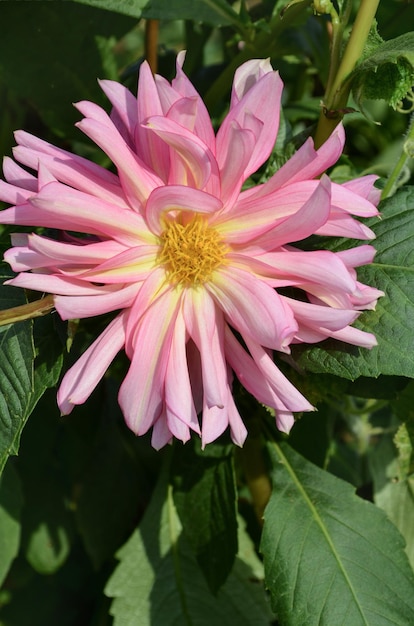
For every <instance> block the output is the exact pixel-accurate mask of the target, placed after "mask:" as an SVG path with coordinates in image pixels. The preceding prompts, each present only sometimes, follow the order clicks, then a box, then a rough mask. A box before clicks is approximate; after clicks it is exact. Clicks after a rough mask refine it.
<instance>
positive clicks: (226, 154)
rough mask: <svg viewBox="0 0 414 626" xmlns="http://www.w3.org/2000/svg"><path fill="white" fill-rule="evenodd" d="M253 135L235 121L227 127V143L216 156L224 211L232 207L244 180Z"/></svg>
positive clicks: (252, 145)
mask: <svg viewBox="0 0 414 626" xmlns="http://www.w3.org/2000/svg"><path fill="white" fill-rule="evenodd" d="M254 141H255V139H254V135H253V133H252V132H251V131H250V130H248V129H244V128H241V127H240V124H238V123H237V122H236V121H235V120H234V121H233V122H232V123H231V124H230V125H229V126H228V132H227V143H226V144H225V146H223V148H224V149H223V150H222V151H221V152H220V153H219V154H218V155H217V161H218V165H219V169H220V177H221V199H222V201H223V204H225V205H226V209H227V210H229V209H231V207H232V206H233V205H234V203H235V201H236V199H237V197H238V195H239V193H240V189H241V186H242V184H243V182H244V180H245V174H244V172H245V170H246V167H247V165H248V163H249V161H250V158H251V154H252V150H253V147H254Z"/></svg>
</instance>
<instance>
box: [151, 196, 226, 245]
mask: <svg viewBox="0 0 414 626" xmlns="http://www.w3.org/2000/svg"><path fill="white" fill-rule="evenodd" d="M221 207H222V203H221V201H220V200H219V199H218V198H216V197H215V196H212V195H210V194H208V193H206V192H205V191H201V190H200V189H193V188H191V187H185V186H183V185H168V186H166V187H158V188H157V189H154V191H153V192H152V193H151V195H150V197H149V198H148V202H147V205H146V207H145V212H146V219H147V223H148V226H149V228H150V229H151V230H152V232H153V233H154V234H156V235H160V234H161V232H162V231H163V229H164V227H165V225H164V223H163V218H164V216H165V214H166V213H167V212H168V211H177V210H179V211H188V212H193V213H207V214H208V213H214V212H216V211H219V210H220V209H221Z"/></svg>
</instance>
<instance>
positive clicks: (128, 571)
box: [105, 476, 271, 626]
mask: <svg viewBox="0 0 414 626" xmlns="http://www.w3.org/2000/svg"><path fill="white" fill-rule="evenodd" d="M239 543H240V545H241V547H242V550H241V552H240V553H239V556H238V557H237V559H236V563H235V567H234V569H233V571H232V573H231V574H230V576H229V577H228V579H227V581H226V583H225V584H224V585H223V586H222V587H221V589H220V591H219V592H218V594H217V595H216V596H215V595H213V594H212V593H211V591H210V590H209V588H208V586H207V583H206V581H205V579H204V576H203V575H202V573H201V570H200V569H199V567H198V565H197V562H196V560H195V558H194V556H193V553H192V550H191V548H190V546H189V545H188V543H187V540H186V538H185V536H184V534H183V532H182V528H181V524H180V521H179V518H178V515H177V512H176V510H175V507H174V502H173V497H172V489H171V488H170V487H168V484H167V480H166V478H165V476H164V477H162V478H161V480H160V482H159V485H158V487H157V488H156V491H155V492H154V495H153V498H152V500H151V503H150V506H149V507H148V509H147V511H146V514H145V517H144V519H143V521H142V523H141V524H140V526H139V528H138V529H137V530H136V531H135V532H134V533H133V535H132V536H131V538H130V539H129V540H128V542H127V543H126V544H125V545H124V546H123V547H122V548H121V550H120V551H119V553H118V555H117V556H118V558H119V559H120V561H121V562H120V564H119V565H118V567H117V569H116V570H115V572H114V574H113V575H112V577H111V578H110V580H109V582H108V584H107V587H106V590H105V593H106V594H107V595H108V596H110V597H113V598H115V599H114V601H113V603H112V606H111V614H112V615H113V616H114V618H115V620H114V626H137V624H139V626H153V625H154V624H162V626H176V625H177V624H186V625H188V626H190V625H194V626H195V625H197V626H211V624H220V626H233V625H234V626H251V625H252V624H254V625H255V626H269V625H270V623H271V617H270V615H269V607H268V604H267V601H266V597H265V595H264V590H263V588H262V586H261V585H260V584H258V579H257V573H258V572H260V564H258V563H257V559H254V555H253V549H252V546H251V543H250V549H248V548H246V546H247V543H248V539H247V536H246V535H245V533H244V536H243V538H242V539H241V540H240V541H239Z"/></svg>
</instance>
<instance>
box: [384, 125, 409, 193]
mask: <svg viewBox="0 0 414 626" xmlns="http://www.w3.org/2000/svg"><path fill="white" fill-rule="evenodd" d="M412 157H414V115H413V116H411V121H410V125H409V128H408V133H407V138H406V140H405V141H404V144H403V149H402V152H401V155H400V158H399V159H398V161H397V163H396V164H395V167H394V169H393V170H392V172H391V174H390V176H389V178H388V180H387V182H386V184H385V187H384V189H383V190H382V193H381V200H385V198H388V196H389V195H391V194H392V193H393V191H394V186H395V184H396V183H397V181H398V179H399V177H400V174H401V171H402V169H403V167H404V165H405V164H406V162H407V160H408V159H409V158H412Z"/></svg>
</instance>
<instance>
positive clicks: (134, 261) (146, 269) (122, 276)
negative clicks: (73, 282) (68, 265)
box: [63, 246, 159, 284]
mask: <svg viewBox="0 0 414 626" xmlns="http://www.w3.org/2000/svg"><path fill="white" fill-rule="evenodd" d="M158 249H159V248H158V246H137V247H134V248H129V249H127V250H123V251H122V252H120V253H119V254H117V255H114V256H113V257H112V258H111V257H109V258H108V259H107V260H106V261H103V263H100V264H99V265H96V267H93V268H92V269H88V270H85V271H83V272H82V273H77V274H76V275H77V277H78V278H81V279H83V280H89V281H93V282H98V283H105V284H111V283H126V282H141V281H143V280H145V278H146V277H147V276H148V274H149V273H150V272H151V271H152V270H153V269H154V267H155V259H156V257H157V252H158ZM75 269H76V268H75ZM63 271H65V269H64V268H63ZM67 272H68V273H71V270H70V269H69V270H67Z"/></svg>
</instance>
